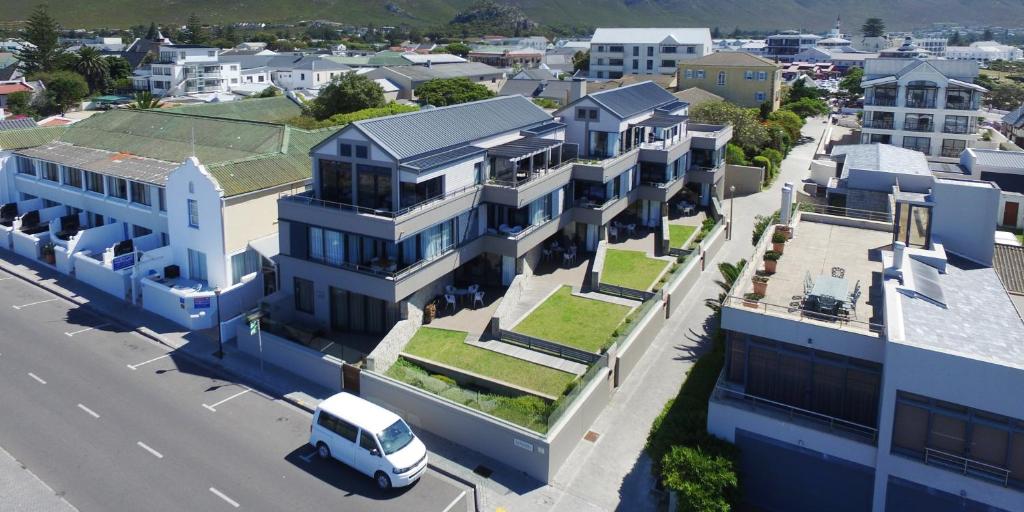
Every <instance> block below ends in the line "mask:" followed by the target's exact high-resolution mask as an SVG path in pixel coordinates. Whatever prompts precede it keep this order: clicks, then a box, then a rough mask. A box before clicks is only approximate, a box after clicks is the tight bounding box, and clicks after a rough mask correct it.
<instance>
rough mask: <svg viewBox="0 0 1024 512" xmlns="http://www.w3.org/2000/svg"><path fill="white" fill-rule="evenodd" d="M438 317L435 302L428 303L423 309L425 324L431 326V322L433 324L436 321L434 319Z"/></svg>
mask: <svg viewBox="0 0 1024 512" xmlns="http://www.w3.org/2000/svg"><path fill="white" fill-rule="evenodd" d="M436 315H437V306H436V305H434V302H433V301H431V302H428V303H427V305H426V306H424V307H423V323H424V324H429V323H430V322H433V321H434V317H435V316H436Z"/></svg>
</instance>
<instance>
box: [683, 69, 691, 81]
mask: <svg viewBox="0 0 1024 512" xmlns="http://www.w3.org/2000/svg"><path fill="white" fill-rule="evenodd" d="M684 75H685V76H686V78H687V79H690V78H693V70H692V69H687V70H686V71H685V72H684Z"/></svg>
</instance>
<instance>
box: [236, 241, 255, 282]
mask: <svg viewBox="0 0 1024 512" xmlns="http://www.w3.org/2000/svg"><path fill="white" fill-rule="evenodd" d="M260 263H261V262H260V254H259V253H258V252H256V251H254V250H252V249H246V250H245V251H242V252H240V253H238V254H236V255H234V256H232V257H231V284H238V283H240V282H242V278H243V277H245V276H247V275H249V274H252V273H255V272H259V271H260Z"/></svg>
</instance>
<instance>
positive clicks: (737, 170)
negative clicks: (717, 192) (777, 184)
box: [723, 164, 764, 197]
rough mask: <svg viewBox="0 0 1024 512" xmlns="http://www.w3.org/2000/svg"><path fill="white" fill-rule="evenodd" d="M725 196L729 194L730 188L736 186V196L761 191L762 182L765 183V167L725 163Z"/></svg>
mask: <svg viewBox="0 0 1024 512" xmlns="http://www.w3.org/2000/svg"><path fill="white" fill-rule="evenodd" d="M724 179H725V182H724V187H725V188H726V190H724V191H723V192H724V194H725V197H731V196H730V195H729V190H728V189H729V188H730V187H736V196H746V195H750V194H756V193H758V192H760V191H761V184H762V183H764V169H762V168H760V167H752V166H749V165H734V164H725V178H724Z"/></svg>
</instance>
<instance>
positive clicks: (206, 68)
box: [132, 44, 241, 96]
mask: <svg viewBox="0 0 1024 512" xmlns="http://www.w3.org/2000/svg"><path fill="white" fill-rule="evenodd" d="M219 54H220V49H219V48H212V47H209V46H203V45H181V44H162V45H160V52H159V57H157V59H156V60H155V61H153V62H152V63H151V64H150V66H149V69H148V70H137V71H136V72H135V75H133V76H132V82H133V84H134V86H135V88H136V89H142V90H148V91H150V92H152V93H153V94H155V95H159V96H184V95H188V94H199V93H217V92H229V91H230V90H231V87H232V86H237V85H238V84H239V83H240V77H241V73H240V65H239V63H238V62H237V61H232V62H222V61H221V59H220V58H219Z"/></svg>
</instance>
